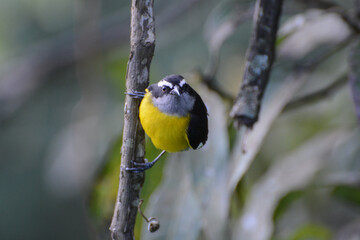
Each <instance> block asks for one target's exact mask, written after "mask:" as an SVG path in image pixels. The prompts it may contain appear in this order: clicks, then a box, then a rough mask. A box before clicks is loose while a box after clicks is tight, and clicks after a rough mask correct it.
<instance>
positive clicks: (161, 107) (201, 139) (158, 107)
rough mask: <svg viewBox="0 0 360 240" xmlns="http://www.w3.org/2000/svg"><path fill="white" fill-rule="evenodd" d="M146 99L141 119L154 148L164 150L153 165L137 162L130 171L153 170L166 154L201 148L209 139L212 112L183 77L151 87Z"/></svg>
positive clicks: (146, 92)
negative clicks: (209, 119)
mask: <svg viewBox="0 0 360 240" xmlns="http://www.w3.org/2000/svg"><path fill="white" fill-rule="evenodd" d="M128 94H129V95H131V96H133V97H138V98H142V101H141V103H140V107H139V118H140V122H141V125H142V127H143V129H144V131H145V133H146V134H147V135H148V136H149V137H150V139H151V141H152V142H153V144H154V146H155V147H156V148H158V149H161V150H163V151H162V152H161V153H160V154H159V155H158V156H157V157H156V158H155V159H154V160H153V161H152V162H146V163H136V162H133V164H134V166H135V167H134V168H126V170H127V171H144V170H146V169H149V168H151V167H152V166H153V165H154V164H155V163H156V161H157V160H159V159H160V157H161V156H162V155H163V154H164V153H165V152H179V151H184V150H187V149H190V148H191V149H199V148H201V147H202V146H203V145H204V144H205V143H206V141H207V138H208V113H207V109H206V106H205V104H204V102H203V100H202V99H201V97H200V95H199V94H198V93H197V92H196V91H195V90H194V89H192V88H191V87H190V85H189V84H187V83H186V81H185V79H184V78H183V77H182V76H180V75H169V76H166V77H165V78H164V79H162V80H161V81H159V82H158V83H155V84H152V85H150V86H149V87H148V88H147V89H146V90H145V93H141V92H135V93H128Z"/></svg>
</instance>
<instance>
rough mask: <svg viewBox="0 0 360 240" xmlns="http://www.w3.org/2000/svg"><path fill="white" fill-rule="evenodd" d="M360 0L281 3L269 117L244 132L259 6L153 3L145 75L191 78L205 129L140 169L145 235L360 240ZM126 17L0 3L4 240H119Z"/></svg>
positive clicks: (37, 3) (21, 1)
mask: <svg viewBox="0 0 360 240" xmlns="http://www.w3.org/2000/svg"><path fill="white" fill-rule="evenodd" d="M356 3H357V1H352V0H343V1H340V0H338V1H335V0H333V1H330V0H329V1H320V0H316V1H306V0H297V1H295V0H289V1H284V9H283V16H282V18H281V24H280V30H279V33H278V41H277V61H276V63H275V65H274V67H273V71H272V74H271V80H270V83H269V85H268V87H267V90H266V94H265V97H264V100H263V105H262V110H261V114H260V120H259V122H258V123H257V124H256V125H255V126H254V128H253V129H252V130H251V131H250V132H249V133H245V131H243V130H240V131H237V130H235V129H234V128H233V127H232V124H231V119H230V118H229V117H228V114H229V109H230V108H231V104H232V98H234V97H235V96H236V94H237V91H238V90H239V87H240V84H241V79H242V73H243V69H244V63H245V53H246V49H247V45H248V42H249V39H250V36H251V27H252V13H253V10H254V4H255V1H248V0H246V1H245V0H238V1H235V0H222V1H216V0H206V1H205V0H184V1H175V0H156V1H155V18H156V26H157V27H156V35H157V36H156V37H157V39H156V40H157V41H156V49H155V56H154V58H153V62H152V65H151V76H150V81H151V83H154V82H157V81H159V80H160V79H161V78H162V77H164V76H165V75H168V74H172V73H177V74H182V75H184V76H185V77H186V78H187V80H188V82H189V83H190V84H191V85H192V86H193V87H194V88H195V89H196V90H197V91H198V92H199V93H200V95H201V96H202V97H203V99H204V101H205V102H206V104H207V106H208V108H209V114H210V116H209V121H210V122H209V124H210V126H209V129H210V134H209V141H208V143H207V145H206V146H205V147H204V148H202V149H201V150H198V151H189V152H182V153H176V154H171V155H170V154H168V155H167V157H166V159H162V160H161V161H160V163H158V164H157V165H156V166H155V167H154V168H152V169H151V170H149V171H147V172H146V180H145V184H144V186H143V189H142V193H141V195H142V198H143V199H144V200H145V201H144V205H143V209H144V212H145V214H146V215H147V216H148V217H150V216H156V217H158V219H159V220H160V224H161V228H160V230H159V231H158V232H156V233H149V232H147V230H146V224H143V220H142V219H141V218H140V217H139V218H138V220H137V226H136V229H135V237H136V239H187V240H191V239H249V240H258V239H259V240H260V239H276V240H283V239H292V240H295V239H296V240H299V239H321V240H323V239H345V240H347V239H359V237H360V216H359V213H360V209H359V207H360V189H359V186H360V175H359V169H360V161H359V160H360V146H359V142H360V133H359V129H358V121H357V117H356V109H357V108H358V109H359V108H360V106H359V105H360V104H359V99H360V98H359V96H360V87H359V86H360V83H359V81H360V80H356V79H360V76H359V75H357V72H358V70H357V69H360V65H359V64H357V61H358V57H357V56H359V55H358V51H359V46H358V43H357V41H358V39H357V35H358V33H359V32H360V31H359V28H357V27H356V26H351V24H350V23H351V21H350V20H351V19H350V20H349V19H346V16H351V17H354V18H353V19H355V20H357V18H356V16H359V15H360V14H359V12H356V11H357V8H356V7H358V6H359V5H356ZM344 16H345V17H344ZM357 22H359V21H357ZM355 23H356V22H355ZM129 24H130V1H124V0H123V1H121V0H103V1H101V0H87V1H85V0H63V1H59V0H58V1H55V0H33V1H27V0H1V1H0V166H1V167H0V239H7V240H12V239H49V238H51V239H77V240H79V239H109V231H108V227H109V225H110V220H111V217H112V211H113V207H114V201H115V197H116V191H117V186H118V174H119V165H120V147H121V133H122V125H123V124H122V123H123V101H124V92H125V82H124V81H125V74H126V64H127V59H128V55H129ZM319 59H320V60H319ZM315 60H316V61H315ZM309 64H312V65H314V69H311V70H306V71H305V70H303V71H302V70H301V69H302V68H301V67H302V66H308V65H309ZM299 69H300V70H299ZM349 72H350V73H351V74H350V75H351V76H354V79H355V80H354V81H350V83H348V80H347V78H348V75H349ZM205 77H208V78H210V79H211V80H210V81H211V83H212V84H213V85H215V86H217V90H218V91H213V90H211V89H210V88H209V87H208V86H209V84H208V83H207V82H204V81H202V80H204V79H205ZM219 93H220V94H219ZM356 99H357V101H358V102H356ZM244 134H245V135H246V136H244ZM243 147H245V148H246V153H244V152H243V151H242V148H243ZM146 149H147V152H146V156H147V158H148V159H150V160H151V159H153V158H154V157H155V156H156V155H157V154H158V153H159V150H156V149H154V147H153V146H152V143H151V141H147V145H146ZM354 237H357V238H354Z"/></svg>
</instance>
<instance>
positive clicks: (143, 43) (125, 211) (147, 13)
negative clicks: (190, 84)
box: [110, 0, 155, 239]
mask: <svg viewBox="0 0 360 240" xmlns="http://www.w3.org/2000/svg"><path fill="white" fill-rule="evenodd" d="M130 38H131V53H130V57H129V62H128V66H127V73H126V89H127V91H128V92H133V91H144V90H145V88H146V87H147V86H148V84H149V69H150V63H151V60H152V57H153V55H154V48H155V22H154V15H153V0H132V7H131V35H130ZM139 103H140V101H139V100H138V99H135V98H132V97H130V96H129V95H127V96H126V99H125V108H124V131H123V144H122V149H121V152H122V155H121V168H120V183H119V189H118V195H117V199H116V205H115V210H114V215H113V219H112V223H111V227H110V230H111V233H112V234H111V237H112V239H134V225H135V219H136V213H137V205H138V201H139V194H140V190H141V187H142V184H143V182H144V173H132V172H127V171H125V170H124V169H125V168H126V167H132V166H131V165H132V164H131V161H132V160H136V161H138V162H143V161H144V154H145V142H144V139H145V136H144V131H143V130H142V128H141V125H140V122H139V118H138V107H139Z"/></svg>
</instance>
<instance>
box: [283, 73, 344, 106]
mask: <svg viewBox="0 0 360 240" xmlns="http://www.w3.org/2000/svg"><path fill="white" fill-rule="evenodd" d="M347 80H348V76H347V75H342V76H341V77H339V78H338V79H336V80H335V81H334V82H332V83H331V84H329V85H328V86H326V87H325V88H322V89H320V90H318V91H316V92H312V93H309V94H307V95H305V96H301V97H298V98H295V99H293V100H291V101H290V102H288V103H287V104H286V106H285V108H284V110H283V112H286V111H291V110H293V109H296V108H299V107H302V106H306V105H308V104H310V103H313V102H315V101H320V100H323V99H324V98H326V97H328V96H330V95H332V94H334V93H335V92H336V91H338V90H340V89H341V87H342V86H344V85H345V84H346V83H347Z"/></svg>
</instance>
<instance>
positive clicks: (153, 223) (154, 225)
mask: <svg viewBox="0 0 360 240" xmlns="http://www.w3.org/2000/svg"><path fill="white" fill-rule="evenodd" d="M143 202H144V200H143V199H140V200H139V205H138V210H139V213H140V215H141V216H142V217H143V218H144V220H145V221H146V222H147V223H148V231H149V232H156V231H157V230H159V228H160V222H159V220H157V218H156V217H151V218H147V217H146V216H145V215H144V213H143V212H142V210H141V205H142V203H143Z"/></svg>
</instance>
